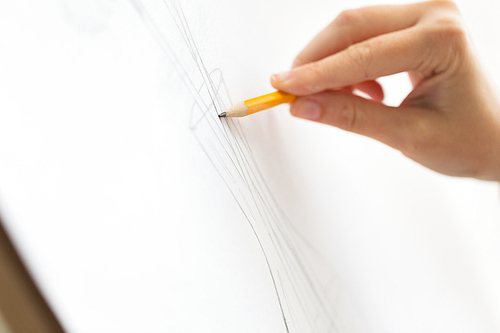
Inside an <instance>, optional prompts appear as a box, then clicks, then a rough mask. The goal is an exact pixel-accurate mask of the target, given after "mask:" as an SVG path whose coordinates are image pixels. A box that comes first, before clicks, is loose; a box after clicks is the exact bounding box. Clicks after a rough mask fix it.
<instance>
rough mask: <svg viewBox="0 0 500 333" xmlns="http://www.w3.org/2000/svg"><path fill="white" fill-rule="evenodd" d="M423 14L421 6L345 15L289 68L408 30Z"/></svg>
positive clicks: (311, 43) (328, 27)
mask: <svg viewBox="0 0 500 333" xmlns="http://www.w3.org/2000/svg"><path fill="white" fill-rule="evenodd" d="M423 12H424V6H423V5H422V4H421V3H418V4H411V5H399V6H372V7H365V8H360V9H355V10H347V11H344V12H342V13H341V14H340V15H339V16H338V17H337V18H336V19H335V20H334V21H333V22H332V23H330V24H329V25H328V26H327V27H326V28H325V29H323V31H321V32H320V33H319V34H318V35H317V36H316V37H314V38H313V40H312V41H311V42H310V43H309V44H308V45H307V46H306V47H305V48H304V49H303V50H302V51H301V52H300V53H299V55H298V56H297V58H295V61H294V63H293V65H292V67H298V66H301V65H304V64H307V63H310V62H313V61H317V60H320V59H323V58H325V57H327V56H329V55H332V54H334V53H337V52H339V51H341V50H343V49H345V48H347V47H348V46H350V45H352V44H355V43H358V42H361V41H364V40H366V39H368V38H371V37H374V36H378V35H382V34H386V33H389V32H393V31H397V30H402V29H406V28H409V27H411V26H413V25H415V24H416V23H417V22H418V20H419V19H420V17H421V16H422V14H423Z"/></svg>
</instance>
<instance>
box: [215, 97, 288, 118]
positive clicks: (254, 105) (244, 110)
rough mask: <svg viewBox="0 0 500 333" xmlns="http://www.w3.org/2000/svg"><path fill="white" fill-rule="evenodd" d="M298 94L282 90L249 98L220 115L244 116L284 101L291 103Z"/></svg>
mask: <svg viewBox="0 0 500 333" xmlns="http://www.w3.org/2000/svg"><path fill="white" fill-rule="evenodd" d="M296 97H297V96H295V95H292V94H287V93H286V92H282V91H275V92H273V93H270V94H267V95H263V96H259V97H255V98H251V99H247V100H246V101H242V102H238V103H236V104H234V105H233V106H231V107H230V108H229V109H227V110H226V112H222V113H221V114H219V117H244V116H247V115H249V114H252V113H255V112H259V111H262V110H265V109H269V108H272V107H273V106H276V105H279V104H282V103H291V102H293V101H294V100H295V98H296Z"/></svg>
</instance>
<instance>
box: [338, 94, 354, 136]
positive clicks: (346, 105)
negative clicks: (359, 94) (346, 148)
mask: <svg viewBox="0 0 500 333" xmlns="http://www.w3.org/2000/svg"><path fill="white" fill-rule="evenodd" d="M357 119H358V109H357V106H356V103H355V102H353V101H352V100H351V99H348V98H345V99H343V100H342V101H341V102H340V103H339V106H338V109H337V112H335V120H334V121H335V124H336V126H337V127H339V128H341V129H343V130H346V131H349V132H354V131H355V130H356V129H357V127H358V124H357Z"/></svg>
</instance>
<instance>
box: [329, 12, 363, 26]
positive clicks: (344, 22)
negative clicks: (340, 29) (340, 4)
mask: <svg viewBox="0 0 500 333" xmlns="http://www.w3.org/2000/svg"><path fill="white" fill-rule="evenodd" d="M360 20H362V17H361V12H360V11H359V10H356V9H348V10H344V11H342V12H341V13H340V14H339V16H337V18H336V19H335V20H334V21H333V22H332V23H333V24H334V25H337V26H350V25H353V24H356V23H357V22H359V21H360Z"/></svg>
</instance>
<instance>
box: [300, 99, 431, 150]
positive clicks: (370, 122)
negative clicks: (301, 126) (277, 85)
mask: <svg viewBox="0 0 500 333" xmlns="http://www.w3.org/2000/svg"><path fill="white" fill-rule="evenodd" d="M423 110H425V109H420V108H414V107H399V108H394V107H389V106H386V105H384V104H381V103H377V102H373V101H369V100H367V99H364V98H361V97H358V96H354V95H352V94H349V93H347V92H344V91H328V92H322V93H320V94H316V95H311V96H307V97H299V98H297V100H296V101H295V102H293V103H292V104H291V105H290V112H291V113H292V114H293V115H294V116H296V117H300V118H305V119H309V120H313V121H317V122H320V123H323V124H328V125H332V126H335V127H338V128H341V129H343V130H346V131H350V132H354V133H358V134H361V135H365V136H369V137H371V138H374V139H376V140H378V141H381V142H383V143H385V144H387V145H389V146H391V147H393V148H396V149H399V150H401V151H405V150H406V151H407V150H408V146H409V145H411V143H412V142H413V141H414V138H413V136H416V135H418V132H417V131H416V130H415V129H418V128H420V127H421V124H422V122H423V120H422V119H425V118H426V116H427V115H426V113H425V112H424V111H423Z"/></svg>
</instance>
